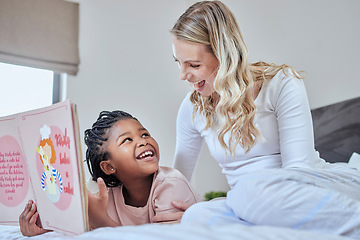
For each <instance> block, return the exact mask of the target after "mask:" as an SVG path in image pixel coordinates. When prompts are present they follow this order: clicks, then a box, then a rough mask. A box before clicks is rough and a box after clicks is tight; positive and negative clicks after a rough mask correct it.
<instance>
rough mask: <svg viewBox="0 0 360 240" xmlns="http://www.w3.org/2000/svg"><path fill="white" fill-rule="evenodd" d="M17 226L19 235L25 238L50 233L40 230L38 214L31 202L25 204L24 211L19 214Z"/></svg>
mask: <svg viewBox="0 0 360 240" xmlns="http://www.w3.org/2000/svg"><path fill="white" fill-rule="evenodd" d="M19 224H20V231H21V233H22V234H23V235H24V236H27V237H31V236H36V235H40V234H43V233H46V232H49V231H50V230H46V229H43V228H42V225H41V222H40V217H39V213H38V212H37V211H36V204H35V203H34V202H33V201H32V200H30V201H29V202H28V203H27V204H26V206H25V209H24V211H23V212H22V213H21V214H20V216H19Z"/></svg>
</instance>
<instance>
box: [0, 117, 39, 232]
mask: <svg viewBox="0 0 360 240" xmlns="http://www.w3.org/2000/svg"><path fill="white" fill-rule="evenodd" d="M16 122H17V121H16V115H12V116H8V117H2V118H0V209H1V214H0V224H6V225H18V224H19V216H20V214H21V212H22V211H23V210H24V208H25V205H26V203H27V201H28V200H29V199H33V192H32V189H31V184H30V180H29V174H28V171H27V168H26V162H25V156H24V154H23V150H22V147H21V143H20V136H19V131H18V128H17V124H16Z"/></svg>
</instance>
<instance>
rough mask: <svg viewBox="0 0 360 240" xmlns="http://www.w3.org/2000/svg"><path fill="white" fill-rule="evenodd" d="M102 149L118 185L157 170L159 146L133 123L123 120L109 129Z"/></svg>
mask: <svg viewBox="0 0 360 240" xmlns="http://www.w3.org/2000/svg"><path fill="white" fill-rule="evenodd" d="M105 147H106V148H107V151H108V152H109V154H110V157H109V162H110V163H111V165H112V167H113V169H114V171H115V175H116V176H117V178H118V179H119V180H120V182H122V183H124V182H129V181H133V180H136V179H139V178H146V177H149V176H150V175H151V174H153V173H154V172H156V171H157V170H158V169H159V146H158V144H157V142H156V141H155V139H154V138H152V137H151V136H150V133H149V132H148V131H147V130H146V129H145V128H144V127H143V126H142V125H141V124H140V123H139V122H138V121H136V120H134V119H124V120H120V121H118V122H116V123H115V124H114V125H113V126H112V127H111V128H110V130H109V135H108V140H107V142H106V145H105Z"/></svg>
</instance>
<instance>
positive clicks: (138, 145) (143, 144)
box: [137, 139, 148, 147]
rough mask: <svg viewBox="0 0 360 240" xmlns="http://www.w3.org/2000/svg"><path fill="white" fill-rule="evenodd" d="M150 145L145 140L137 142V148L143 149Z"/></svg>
mask: <svg viewBox="0 0 360 240" xmlns="http://www.w3.org/2000/svg"><path fill="white" fill-rule="evenodd" d="M146 145H148V142H147V141H146V140H145V139H141V140H139V141H138V142H137V147H143V146H146Z"/></svg>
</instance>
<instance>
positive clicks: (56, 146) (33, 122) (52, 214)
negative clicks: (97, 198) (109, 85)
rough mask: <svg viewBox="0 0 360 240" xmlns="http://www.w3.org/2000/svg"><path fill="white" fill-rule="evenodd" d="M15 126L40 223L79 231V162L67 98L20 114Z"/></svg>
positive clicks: (67, 231) (81, 223) (81, 214)
mask: <svg viewBox="0 0 360 240" xmlns="http://www.w3.org/2000/svg"><path fill="white" fill-rule="evenodd" d="M19 129H20V132H21V143H22V146H23V149H24V153H25V155H26V160H27V166H28V171H29V175H30V178H31V182H32V188H33V191H34V195H35V197H34V201H35V202H36V203H37V206H38V212H39V214H40V218H41V222H42V225H43V227H44V228H45V229H52V230H56V231H59V232H63V233H65V234H80V233H83V232H84V231H85V229H86V228H85V225H86V220H85V217H84V210H83V202H82V192H81V191H82V189H81V181H80V180H81V179H82V178H81V176H80V174H79V167H82V164H79V162H81V159H78V157H77V150H76V145H77V144H76V143H75V137H74V136H75V135H74V134H75V133H74V126H73V121H72V109H71V103H70V101H65V102H62V103H58V104H54V105H52V106H50V107H47V108H42V109H38V110H34V111H30V112H26V113H23V114H21V115H20V116H19Z"/></svg>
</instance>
